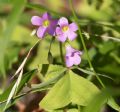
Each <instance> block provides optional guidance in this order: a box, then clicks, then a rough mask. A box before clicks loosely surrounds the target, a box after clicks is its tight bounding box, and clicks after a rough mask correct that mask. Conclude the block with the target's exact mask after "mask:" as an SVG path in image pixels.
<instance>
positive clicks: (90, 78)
mask: <svg viewBox="0 0 120 112" xmlns="http://www.w3.org/2000/svg"><path fill="white" fill-rule="evenodd" d="M69 3H70V7H71V10H72V13H73V16H74V19H75V21H76V23H77V24H79V21H78V18H77V16H76V14H75V11H74V8H73V5H72V0H69ZM78 32H79V35H80V39H81V42H82V45H83V48H84V51H85V53H86V55H87V59H88V63H89V66H90V68H91V70H92V71H93V72H94V74H95V76H96V78H97V80H98V81H99V83H100V84H101V86H102V87H103V88H105V85H104V84H103V82H102V81H101V79H100V78H99V76H98V75H97V74H96V72H95V70H94V68H93V66H92V63H91V61H90V57H89V54H88V51H87V48H86V45H85V41H84V39H83V36H82V32H81V29H80V26H79V27H78ZM92 78H93V76H92V75H91V76H90V77H89V80H92Z"/></svg>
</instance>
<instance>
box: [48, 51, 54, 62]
mask: <svg viewBox="0 0 120 112" xmlns="http://www.w3.org/2000/svg"><path fill="white" fill-rule="evenodd" d="M48 62H49V64H52V63H53V56H52V53H51V52H48Z"/></svg>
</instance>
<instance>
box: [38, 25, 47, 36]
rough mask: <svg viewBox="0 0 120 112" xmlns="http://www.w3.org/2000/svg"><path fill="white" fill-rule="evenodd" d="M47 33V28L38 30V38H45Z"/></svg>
mask: <svg viewBox="0 0 120 112" xmlns="http://www.w3.org/2000/svg"><path fill="white" fill-rule="evenodd" d="M46 31H47V28H45V27H42V26H40V27H39V28H38V30H37V36H38V37H39V38H43V37H44V36H45V33H46Z"/></svg>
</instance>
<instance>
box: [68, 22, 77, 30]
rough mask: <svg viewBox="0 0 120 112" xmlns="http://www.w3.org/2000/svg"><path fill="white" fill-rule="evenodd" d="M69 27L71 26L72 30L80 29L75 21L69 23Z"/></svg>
mask: <svg viewBox="0 0 120 112" xmlns="http://www.w3.org/2000/svg"><path fill="white" fill-rule="evenodd" d="M69 28H70V30H71V31H77V30H78V26H77V24H76V23H74V22H73V23H71V24H70V25H69Z"/></svg>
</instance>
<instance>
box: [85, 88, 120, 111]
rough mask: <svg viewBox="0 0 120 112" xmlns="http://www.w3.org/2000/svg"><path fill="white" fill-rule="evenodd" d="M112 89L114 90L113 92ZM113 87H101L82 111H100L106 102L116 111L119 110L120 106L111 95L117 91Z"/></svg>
mask: <svg viewBox="0 0 120 112" xmlns="http://www.w3.org/2000/svg"><path fill="white" fill-rule="evenodd" d="M113 91H114V92H113ZM117 92H118V91H117ZM117 92H116V91H115V89H114V90H113V89H103V90H102V91H101V93H99V94H97V95H96V96H95V97H94V98H93V99H92V100H91V101H90V102H89V104H88V105H87V106H86V107H85V108H84V111H83V112H100V110H101V108H102V107H103V106H104V105H105V104H108V105H109V106H111V107H112V108H113V109H115V110H116V111H120V107H119V105H118V104H116V102H115V101H114V99H113V98H112V97H111V95H115V94H116V93H117Z"/></svg>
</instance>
